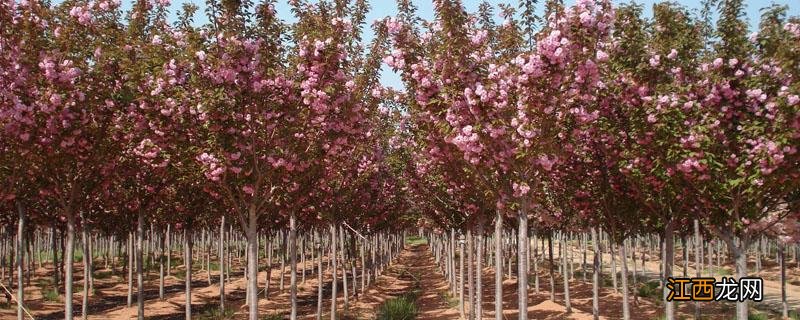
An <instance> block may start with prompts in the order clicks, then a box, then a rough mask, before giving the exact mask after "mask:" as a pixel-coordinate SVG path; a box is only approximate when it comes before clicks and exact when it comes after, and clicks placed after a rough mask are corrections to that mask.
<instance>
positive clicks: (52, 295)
mask: <svg viewBox="0 0 800 320" xmlns="http://www.w3.org/2000/svg"><path fill="white" fill-rule="evenodd" d="M44 300H45V301H47V302H61V297H60V296H59V294H58V291H56V289H55V288H50V289H47V290H44Z"/></svg>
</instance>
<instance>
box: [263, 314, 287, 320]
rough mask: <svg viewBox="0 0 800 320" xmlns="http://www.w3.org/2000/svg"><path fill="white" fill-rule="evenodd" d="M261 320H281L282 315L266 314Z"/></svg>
mask: <svg viewBox="0 0 800 320" xmlns="http://www.w3.org/2000/svg"><path fill="white" fill-rule="evenodd" d="M261 320H283V315H282V314H279V313H273V314H268V315H265V316H263V317H261Z"/></svg>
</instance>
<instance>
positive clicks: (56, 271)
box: [51, 225, 64, 291]
mask: <svg viewBox="0 0 800 320" xmlns="http://www.w3.org/2000/svg"><path fill="white" fill-rule="evenodd" d="M52 233H53V234H52V235H51V238H52V239H51V242H52V245H53V286H54V287H55V288H56V291H58V288H60V287H61V277H60V275H61V267H60V266H61V264H59V263H58V247H59V246H58V229H57V228H56V226H55V225H53V227H52ZM61 255H62V257H63V255H64V254H63V253H62V254H61Z"/></svg>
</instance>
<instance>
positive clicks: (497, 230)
mask: <svg viewBox="0 0 800 320" xmlns="http://www.w3.org/2000/svg"><path fill="white" fill-rule="evenodd" d="M502 253H503V214H502V213H501V212H500V210H497V214H496V215H495V218H494V286H495V287H494V318H495V320H503V254H502Z"/></svg>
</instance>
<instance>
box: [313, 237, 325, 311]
mask: <svg viewBox="0 0 800 320" xmlns="http://www.w3.org/2000/svg"><path fill="white" fill-rule="evenodd" d="M314 245H315V246H316V247H317V251H318V252H319V255H318V259H317V316H316V319H317V320H321V319H322V285H323V284H324V283H323V282H322V256H323V255H324V254H323V252H322V250H323V246H322V237H320V235H319V231H318V230H314Z"/></svg>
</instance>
